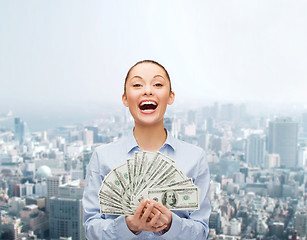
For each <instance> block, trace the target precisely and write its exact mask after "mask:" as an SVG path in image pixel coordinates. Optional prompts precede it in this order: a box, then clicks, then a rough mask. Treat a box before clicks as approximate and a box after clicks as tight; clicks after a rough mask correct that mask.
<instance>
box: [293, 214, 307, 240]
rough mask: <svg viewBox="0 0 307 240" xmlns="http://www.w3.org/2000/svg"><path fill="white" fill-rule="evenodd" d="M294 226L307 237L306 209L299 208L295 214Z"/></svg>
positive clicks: (300, 234) (301, 235)
mask: <svg viewBox="0 0 307 240" xmlns="http://www.w3.org/2000/svg"><path fill="white" fill-rule="evenodd" d="M294 227H295V229H296V230H297V231H298V234H299V236H300V237H307V211H306V209H297V211H296V213H295V216H294Z"/></svg>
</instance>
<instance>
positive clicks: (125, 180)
mask: <svg viewBox="0 0 307 240" xmlns="http://www.w3.org/2000/svg"><path fill="white" fill-rule="evenodd" d="M98 197H99V203H100V212H101V213H102V214H115V215H133V213H134V211H135V209H136V208H137V206H138V205H139V203H140V201H142V200H143V199H144V198H150V199H153V200H155V201H157V202H160V203H162V204H163V205H164V206H166V207H167V208H168V209H170V210H197V209H199V189H198V187H197V186H195V185H194V184H193V181H192V179H191V178H187V177H186V176H185V175H184V174H183V173H182V172H181V171H180V170H179V169H178V168H177V167H176V165H175V162H174V160H172V159H171V158H169V157H168V156H166V155H164V154H162V153H160V152H135V153H134V157H133V158H129V159H127V160H126V162H125V163H124V164H122V165H120V166H118V167H116V168H114V169H113V170H112V171H111V172H110V173H109V174H108V175H107V176H106V177H105V178H104V180H103V182H102V184H101V187H100V190H99V192H98Z"/></svg>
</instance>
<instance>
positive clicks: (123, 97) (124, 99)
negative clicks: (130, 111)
mask: <svg viewBox="0 0 307 240" xmlns="http://www.w3.org/2000/svg"><path fill="white" fill-rule="evenodd" d="M122 101H123V104H124V105H125V107H128V100H127V96H126V94H125V93H124V94H123V95H122Z"/></svg>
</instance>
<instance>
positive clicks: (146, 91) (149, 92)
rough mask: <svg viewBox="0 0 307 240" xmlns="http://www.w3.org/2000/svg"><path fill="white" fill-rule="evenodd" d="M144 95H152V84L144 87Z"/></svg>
mask: <svg viewBox="0 0 307 240" xmlns="http://www.w3.org/2000/svg"><path fill="white" fill-rule="evenodd" d="M144 95H146V96H151V95H152V89H151V87H150V86H146V87H145V89H144Z"/></svg>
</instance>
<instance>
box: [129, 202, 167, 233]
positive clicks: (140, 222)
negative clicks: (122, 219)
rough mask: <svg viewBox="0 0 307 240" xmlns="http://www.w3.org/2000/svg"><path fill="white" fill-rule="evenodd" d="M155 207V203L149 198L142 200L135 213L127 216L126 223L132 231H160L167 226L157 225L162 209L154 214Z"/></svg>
mask: <svg viewBox="0 0 307 240" xmlns="http://www.w3.org/2000/svg"><path fill="white" fill-rule="evenodd" d="M148 204H149V205H148ZM154 207H155V203H154V202H152V201H150V200H148V199H147V200H146V199H145V200H143V201H141V202H140V204H139V206H138V207H137V209H136V211H135V213H134V215H132V216H126V223H127V226H128V228H129V229H130V231H132V232H133V233H136V232H139V231H150V232H159V231H161V230H163V229H164V228H166V227H167V224H164V225H162V226H160V227H157V224H158V222H159V220H160V216H161V213H160V211H157V212H156V211H155V212H156V214H154V216H153V215H152V214H153V213H152V212H153V209H154ZM151 216H153V217H151Z"/></svg>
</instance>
